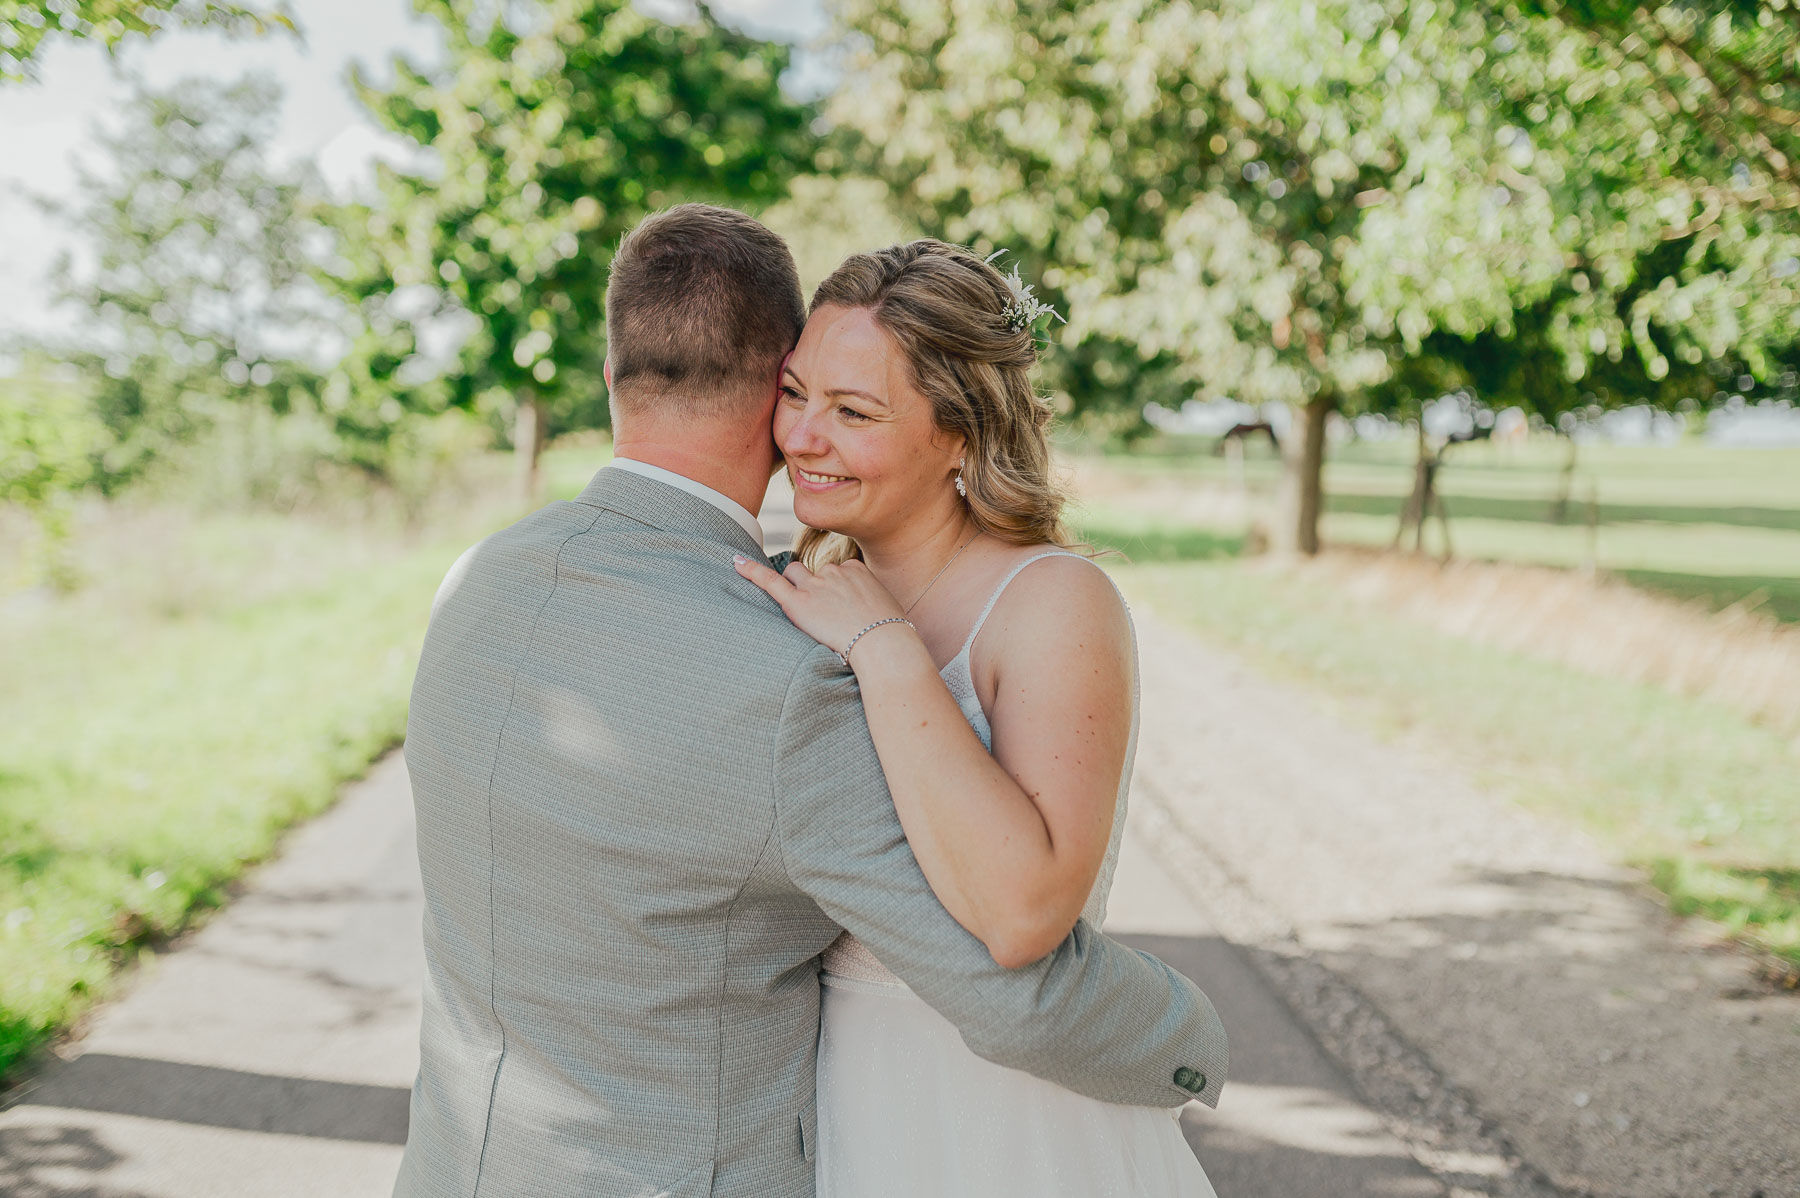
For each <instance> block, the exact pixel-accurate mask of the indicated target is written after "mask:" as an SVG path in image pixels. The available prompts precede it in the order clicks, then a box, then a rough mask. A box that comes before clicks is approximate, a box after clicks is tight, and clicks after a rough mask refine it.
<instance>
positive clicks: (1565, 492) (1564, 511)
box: [1550, 437, 1581, 524]
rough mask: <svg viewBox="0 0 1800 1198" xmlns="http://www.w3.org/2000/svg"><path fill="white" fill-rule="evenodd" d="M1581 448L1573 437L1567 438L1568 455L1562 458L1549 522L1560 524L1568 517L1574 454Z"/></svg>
mask: <svg viewBox="0 0 1800 1198" xmlns="http://www.w3.org/2000/svg"><path fill="white" fill-rule="evenodd" d="M1580 448H1581V446H1580V445H1578V444H1577V443H1576V441H1575V438H1574V437H1570V438H1569V456H1568V457H1566V458H1564V459H1563V468H1562V482H1561V486H1560V488H1559V489H1558V491H1557V495H1556V501H1555V502H1554V503H1552V504H1551V505H1550V522H1551V523H1552V524H1562V523H1564V522H1565V521H1567V520H1568V518H1569V493H1570V492H1571V491H1572V490H1574V488H1575V455H1576V452H1577V451H1578V450H1579V449H1580Z"/></svg>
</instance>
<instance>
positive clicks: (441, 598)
mask: <svg viewBox="0 0 1800 1198" xmlns="http://www.w3.org/2000/svg"><path fill="white" fill-rule="evenodd" d="M733 551H737V552H742V553H745V554H751V555H755V554H757V553H758V550H757V547H756V545H755V544H754V543H753V542H752V541H751V540H750V538H749V537H748V536H747V535H746V534H745V532H744V530H743V529H742V528H740V527H739V526H738V525H737V524H736V523H734V522H733V521H732V520H731V518H730V517H728V516H726V515H725V514H724V513H723V512H720V511H718V510H717V509H715V508H713V507H711V506H709V505H708V504H706V503H704V502H702V501H701V500H699V499H696V498H694V497H692V496H690V495H687V494H685V493H683V492H681V491H678V490H676V489H675V488H672V487H669V486H666V485H664V484H662V483H660V482H656V481H653V480H650V479H646V478H642V477H639V476H636V475H632V474H627V473H625V472H623V471H619V470H602V471H600V473H599V474H598V475H597V476H596V477H595V478H594V481H593V482H592V483H591V484H589V486H588V487H587V489H586V490H585V491H584V492H583V493H582V494H581V496H580V497H579V498H578V499H576V500H575V501H574V502H572V503H553V504H551V505H550V506H548V507H546V508H544V509H543V510H541V511H539V512H537V513H536V514H534V515H532V516H528V517H527V518H525V519H524V520H522V521H520V522H519V523H517V524H515V525H513V526H512V527H511V528H508V529H506V530H505V531H503V532H500V533H497V534H495V535H494V536H492V537H489V538H488V539H487V540H485V541H483V542H482V543H481V544H479V545H477V546H476V547H475V548H474V549H472V550H470V552H469V553H467V554H465V555H464V557H463V559H462V560H461V561H459V562H458V563H457V565H456V567H455V568H454V569H453V570H452V571H451V574H450V576H449V577H448V578H446V579H445V581H444V586H443V588H442V589H441V590H440V592H439V595H438V599H437V602H436V604H435V607H434V611H433V614H432V619H431V627H430V631H429V632H428V634H427V635H426V638H425V647H424V651H423V654H422V656H421V659H420V662H419V672H418V677H417V679H416V681H415V682H414V684H413V693H412V710H411V715H410V719H409V721H408V724H407V737H406V760H407V766H408V769H409V770H410V771H411V773H412V785H413V799H414V803H415V805H416V807H417V811H418V826H419V860H420V865H421V867H422V870H423V873H424V881H425V904H426V909H425V922H424V934H425V955H426V964H427V976H426V985H425V1015H424V1026H423V1030H422V1033H421V1040H420V1050H421V1063H420V1068H419V1077H418V1081H417V1083H416V1085H415V1086H414V1089H413V1097H412V1125H411V1131H410V1134H409V1136H408V1139H407V1145H406V1154H405V1158H404V1161H403V1163H402V1165H401V1169H400V1178H399V1182H398V1187H397V1189H396V1191H395V1192H396V1194H398V1195H403V1196H405V1198H475V1196H477V1195H480V1196H484V1198H486V1196H492V1198H503V1196H504V1198H526V1196H531V1198H540V1196H541V1198H562V1196H567V1198H613V1196H624V1195H661V1194H666V1195H671V1196H676V1198H689V1196H692V1195H707V1194H715V1195H733V1196H737V1195H741V1196H743V1198H783V1196H787V1195H794V1196H806V1195H810V1194H811V1193H812V1192H813V1180H812V1164H811V1156H812V1150H813V1136H814V1128H815V1123H814V1119H815V1109H814V1103H813V1071H814V1052H815V1049H816V1045H817V1038H818V1028H819V981H818V970H819V960H818V957H819V953H820V952H821V951H822V950H823V949H824V948H825V946H826V945H828V944H829V943H830V942H831V941H832V939H833V938H834V937H835V936H837V934H838V931H839V929H840V927H842V928H849V929H850V930H851V931H853V932H855V933H856V935H857V936H858V937H859V938H860V939H861V940H862V941H863V942H864V943H865V944H867V945H868V946H869V948H870V949H872V950H873V951H874V952H875V954H876V955H877V956H878V957H880V959H881V960H882V961H883V962H884V963H885V964H887V965H888V966H889V967H890V968H891V969H893V970H894V971H895V972H896V973H898V974H899V975H900V976H901V977H902V978H904V979H905V980H906V981H907V982H908V983H909V984H910V985H911V986H912V988H913V989H914V990H915V991H917V993H918V994H919V995H920V996H921V997H922V998H923V999H924V1000H925V1001H926V1002H928V1003H930V1004H931V1005H932V1006H933V1007H935V1008H937V1009H938V1010H939V1011H941V1012H942V1013H943V1014H944V1015H945V1016H946V1017H947V1018H949V1019H950V1021H951V1022H952V1023H954V1024H955V1025H956V1026H957V1028H958V1029H959V1030H960V1031H961V1032H962V1035H963V1038H964V1039H965V1040H966V1041H967V1043H968V1045H969V1047H970V1048H971V1049H973V1050H974V1051H975V1052H977V1053H979V1054H981V1055H982V1056H984V1057H986V1058H988V1059H990V1060H993V1061H998V1062H1000V1063H1002V1064H1005V1065H1010V1066H1014V1067H1017V1068H1019V1069H1024V1070H1028V1071H1030V1072H1032V1073H1035V1074H1038V1075H1040V1076H1042V1077H1045V1078H1049V1079H1050V1080H1052V1081H1055V1082H1058V1083H1061V1084H1062V1085H1065V1086H1067V1087H1069V1088H1071V1089H1074V1090H1079V1091H1082V1092H1084V1093H1086V1094H1090V1095H1093V1096H1094V1097H1097V1098H1101V1099H1106V1100H1109V1101H1113V1102H1125V1103H1137V1104H1149V1105H1161V1106H1169V1107H1173V1106H1176V1105H1178V1104H1180V1103H1182V1102H1184V1101H1186V1100H1187V1099H1190V1098H1195V1097H1198V1098H1200V1099H1201V1100H1202V1101H1204V1102H1207V1103H1209V1104H1210V1103H1216V1102H1217V1100H1218V1093H1219V1087H1220V1085H1221V1084H1222V1083H1223V1081H1224V1079H1225V1063H1226V1059H1225V1034H1224V1030H1223V1028H1222V1027H1221V1026H1220V1024H1219V1020H1218V1016H1217V1015H1216V1014H1215V1013H1214V1011H1213V1009H1212V1005H1211V1004H1210V1003H1209V1002H1208V1001H1207V999H1206V997H1205V996H1204V995H1203V994H1201V993H1200V991H1199V990H1197V989H1196V988H1195V987H1194V986H1193V985H1191V984H1190V983H1188V982H1187V981H1185V980H1184V979H1182V978H1181V977H1180V976H1179V975H1177V974H1175V973H1174V972H1173V971H1171V970H1170V969H1169V968H1168V967H1167V966H1165V965H1163V964H1162V963H1160V962H1158V961H1157V960H1155V959H1154V958H1152V957H1149V956H1147V955H1145V954H1142V953H1138V952H1135V951H1133V950H1130V949H1127V948H1125V947H1123V946H1121V945H1119V944H1117V943H1114V942H1112V941H1110V940H1108V939H1106V938H1105V937H1103V936H1101V935H1099V934H1098V933H1097V932H1095V931H1094V930H1093V929H1092V928H1090V927H1088V926H1087V925H1086V924H1081V925H1078V926H1077V927H1076V929H1075V931H1074V932H1073V933H1072V934H1071V935H1070V936H1069V938H1068V939H1067V940H1066V941H1065V942H1064V943H1063V945H1062V946H1061V947H1060V948H1059V949H1058V950H1057V951H1056V952H1055V953H1054V954H1052V955H1051V956H1050V957H1048V958H1046V959H1045V960H1043V961H1041V962H1039V963H1038V964H1036V965H1033V966H1030V967H1028V968H1024V969H1017V970H1006V969H1001V968H1000V967H999V966H997V965H995V964H994V962H993V959H992V958H991V957H990V956H989V955H988V952H987V950H986V949H985V948H984V947H983V946H982V945H981V943H980V942H979V941H977V940H976V939H975V938H974V937H972V936H970V935H969V934H968V933H967V932H965V931H964V930H963V929H962V928H961V927H960V926H958V925H957V923H956V922H955V920H953V919H952V918H951V917H950V915H949V914H948V913H947V912H945V910H944V909H943V907H942V906H941V905H940V904H939V903H938V902H937V900H936V899H935V898H934V897H933V895H932V893H931V890H930V888H929V887H928V886H927V885H926V882H925V879H924V877H923V875H922V874H921V873H920V872H919V868H918V864H917V863H916V862H915V861H914V860H913V857H912V854H911V852H910V851H909V850H908V848H907V845H906V840H905V837H904V836H903V835H902V832H901V828H900V824H899V821H898V819H897V818H896V817H895V815H894V810H893V805H892V802H891V801H890V799H889V798H888V795H887V790H886V786H885V784H884V782H883V779H882V773H881V767H880V763H879V761H878V760H877V758H876V756H875V751H874V747H873V745H872V744H871V743H870V740H869V733H868V727H867V725H866V724H865V723H864V721H863V716H862V706H861V702H860V700H859V698H858V695H857V689H856V682H855V678H854V676H853V675H851V674H850V673H849V671H847V670H846V669H845V668H844V667H843V665H842V664H841V663H840V662H839V661H838V658H837V656H836V655H835V654H834V653H832V652H831V651H830V650H829V649H825V648H822V647H821V646H819V645H816V644H814V643H813V641H812V640H811V639H810V638H808V637H807V636H806V635H805V634H804V633H802V632H800V631H799V630H797V629H795V628H794V627H793V626H792V625H790V624H789V623H788V621H787V619H786V618H785V617H783V616H782V614H781V612H780V610H779V609H778V608H777V607H776V606H775V604H773V603H772V602H770V601H769V599H768V598H767V597H766V596H765V595H763V593H762V592H761V591H759V590H757V589H756V588H755V587H753V586H752V585H750V584H749V583H748V582H745V581H744V580H743V579H741V578H739V577H738V575H737V573H736V572H735V571H734V570H733V569H732V567H731V554H732V553H733Z"/></svg>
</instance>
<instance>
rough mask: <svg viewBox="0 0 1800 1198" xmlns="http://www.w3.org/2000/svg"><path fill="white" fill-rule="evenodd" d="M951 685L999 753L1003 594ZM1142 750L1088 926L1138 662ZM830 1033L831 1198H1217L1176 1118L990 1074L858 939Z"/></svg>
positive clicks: (827, 1131)
mask: <svg viewBox="0 0 1800 1198" xmlns="http://www.w3.org/2000/svg"><path fill="white" fill-rule="evenodd" d="M1056 556H1068V557H1074V556H1077V555H1075V554H1066V553H1061V552H1060V551H1058V552H1056V553H1043V554H1039V555H1037V556H1036V557H1032V558H1029V559H1027V560H1026V561H1024V562H1021V563H1020V564H1019V565H1018V566H1017V567H1016V568H1015V569H1014V570H1013V571H1012V572H1011V573H1009V574H1008V575H1007V576H1006V577H1005V578H1004V579H1003V580H1002V581H1001V583H1000V585H999V587H997V588H996V589H995V591H994V594H993V596H992V597H991V598H990V599H989V600H988V602H987V606H986V608H985V609H983V611H982V613H981V616H980V617H979V618H978V619H977V620H976V621H975V627H974V628H973V629H972V630H971V631H970V633H969V638H968V640H967V641H966V642H965V643H964V644H963V647H962V650H961V652H959V653H958V654H957V655H956V656H955V657H954V658H952V659H951V661H950V663H949V664H948V665H946V666H945V667H944V669H943V671H942V674H943V678H944V682H945V684H946V685H948V686H949V688H950V693H951V694H952V695H954V696H955V697H956V702H957V705H958V706H959V707H961V708H962V712H963V714H964V715H965V716H967V717H968V720H969V723H970V724H971V725H973V726H974V728H975V732H976V735H978V736H979V737H980V738H981V743H982V744H984V745H987V746H988V747H990V748H991V747H992V735H991V730H990V729H989V727H988V722H987V717H986V715H985V714H984V713H983V712H982V710H981V704H980V702H979V701H978V700H977V698H976V695H975V684H974V681H973V679H972V677H971V676H970V672H969V651H970V648H971V646H973V645H974V643H975V637H976V635H977V634H978V633H979V632H980V631H981V626H982V624H984V623H985V622H986V621H987V618H988V615H989V613H990V612H992V611H993V609H994V604H995V603H996V602H998V601H999V598H1000V595H1001V592H1003V591H1004V590H1005V589H1006V586H1007V584H1008V583H1010V582H1011V581H1012V580H1013V579H1014V578H1016V577H1017V576H1018V574H1019V572H1020V571H1021V570H1023V569H1024V568H1025V567H1026V566H1028V565H1030V564H1031V563H1032V562H1035V561H1039V560H1041V559H1043V558H1046V557H1056ZM1133 675H1134V681H1133V684H1132V713H1131V742H1130V745H1129V746H1128V748H1127V750H1126V756H1125V770H1124V776H1123V777H1121V778H1120V780H1119V795H1118V800H1117V806H1116V807H1115V808H1114V816H1113V829H1112V840H1111V843H1110V844H1109V845H1108V846H1107V850H1106V858H1105V860H1104V861H1103V862H1102V864H1101V866H1100V874H1099V877H1098V878H1097V879H1096V880H1095V883H1094V889H1093V892H1092V893H1091V894H1090V895H1089V896H1088V901H1087V905H1086V906H1085V907H1084V908H1083V910H1082V916H1083V918H1085V919H1087V920H1088V921H1089V922H1090V923H1092V924H1093V925H1095V926H1096V927H1098V926H1099V925H1100V922H1101V920H1102V919H1103V918H1104V917H1105V915H1106V896H1107V893H1108V891H1110V890H1111V889H1112V878H1113V871H1114V869H1115V868H1116V866H1117V864H1118V859H1119V842H1120V839H1121V838H1122V836H1123V834H1124V830H1125V794H1126V790H1127V788H1128V786H1129V784H1130V779H1131V756H1132V752H1133V750H1135V748H1136V743H1137V685H1136V681H1135V675H1136V663H1135V662H1133ZM824 966H825V967H824V974H823V977H822V980H823V982H824V1000H823V1008H822V1013H821V1024H820V1030H819V1065H818V1082H819V1085H818V1096H819V1147H818V1153H817V1156H816V1158H815V1167H816V1174H817V1183H818V1198H995V1196H996V1195H1012V1194H1028V1195H1032V1196H1033V1198H1115V1196H1116V1198H1176V1196H1179V1198H1216V1195H1215V1194H1214V1192H1213V1188H1212V1184H1211V1183H1210V1182H1209V1181H1207V1178H1206V1173H1205V1172H1204V1171H1203V1170H1202V1169H1201V1167H1200V1164H1199V1162H1198V1161H1196V1160H1195V1159H1194V1154H1193V1152H1192V1150H1191V1149H1190V1148H1189V1147H1188V1145H1187V1141H1186V1140H1185V1139H1184V1138H1183V1137H1182V1134H1181V1127H1180V1124H1178V1123H1177V1122H1176V1120H1175V1117H1174V1116H1175V1114H1176V1112H1172V1111H1168V1110H1164V1109H1160V1108H1155V1107H1137V1106H1121V1105H1117V1104H1114V1103H1107V1102H1100V1101H1098V1100H1097V1099H1092V1098H1088V1097H1085V1096H1084V1095H1080V1094H1077V1093H1075V1092H1074V1091H1072V1090H1065V1089H1063V1088H1062V1087H1061V1086H1058V1085H1056V1084H1054V1083H1052V1082H1047V1081H1044V1080H1042V1079H1041V1078H1037V1077H1034V1076H1032V1075H1030V1074H1027V1073H1022V1072H1020V1071H1018V1070H1015V1069H1008V1068H1006V1067H1005V1066H1002V1065H995V1064H993V1063H992V1062H989V1061H985V1060H982V1059H981V1058H980V1057H978V1056H976V1055H975V1054H974V1053H972V1052H970V1051H969V1049H968V1048H967V1047H966V1046H965V1045H964V1044H963V1042H962V1038H961V1036H959V1035H958V1034H957V1031H956V1029H955V1028H954V1027H953V1026H952V1025H951V1024H950V1022H949V1021H948V1020H946V1019H945V1018H944V1017H943V1016H942V1015H939V1014H938V1013H937V1012H936V1011H934V1010H932V1009H931V1008H930V1007H929V1006H927V1005H926V1004H925V1002H924V1000H922V999H920V998H918V997H917V996H916V995H914V994H913V992H912V991H911V990H910V989H908V988H907V986H906V984H905V983H903V982H901V981H900V980H899V979H898V978H896V977H895V976H894V975H893V974H892V973H889V972H888V970H887V969H886V968H884V967H883V966H882V964H881V963H880V962H879V961H877V960H876V959H875V956H874V954H873V953H871V952H869V950H868V949H867V948H865V947H864V946H863V945H862V943H861V942H860V941H859V940H857V939H856V938H855V937H853V936H851V935H850V934H849V933H848V932H846V933H844V934H843V935H842V936H840V937H839V938H838V939H837V941H836V942H835V943H834V944H833V945H832V946H831V947H830V948H828V949H827V950H826V951H825V957H824Z"/></svg>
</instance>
